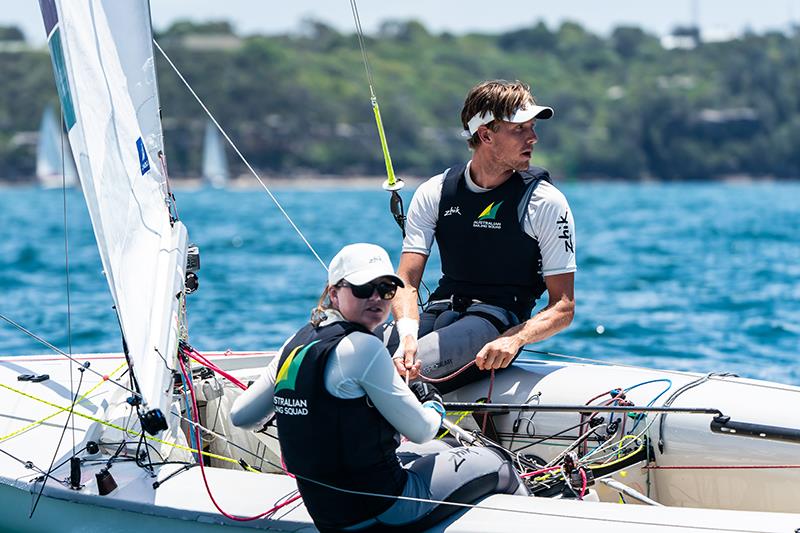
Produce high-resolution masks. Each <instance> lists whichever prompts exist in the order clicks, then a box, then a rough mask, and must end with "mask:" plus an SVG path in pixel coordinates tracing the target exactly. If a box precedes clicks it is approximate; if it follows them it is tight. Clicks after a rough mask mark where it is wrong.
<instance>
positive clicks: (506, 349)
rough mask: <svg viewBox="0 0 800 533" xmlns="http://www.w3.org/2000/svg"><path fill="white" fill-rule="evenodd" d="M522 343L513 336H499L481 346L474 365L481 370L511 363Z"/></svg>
mask: <svg viewBox="0 0 800 533" xmlns="http://www.w3.org/2000/svg"><path fill="white" fill-rule="evenodd" d="M521 346H522V345H521V344H520V343H519V341H518V340H516V339H515V338H514V337H500V338H498V339H495V340H493V341H491V342H489V343H486V345H485V346H484V347H483V348H481V351H480V352H478V355H476V356H475V365H476V366H477V367H478V368H479V369H481V370H492V369H494V370H497V369H498V368H505V367H507V366H508V365H510V364H511V361H513V360H514V357H516V355H517V352H518V351H519V349H520V347H521Z"/></svg>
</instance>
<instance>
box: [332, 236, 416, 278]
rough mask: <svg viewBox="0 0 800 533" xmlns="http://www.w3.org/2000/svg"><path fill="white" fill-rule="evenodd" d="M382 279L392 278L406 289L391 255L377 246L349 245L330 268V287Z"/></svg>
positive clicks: (340, 252) (335, 257) (366, 244)
mask: <svg viewBox="0 0 800 533" xmlns="http://www.w3.org/2000/svg"><path fill="white" fill-rule="evenodd" d="M382 277H387V278H391V279H392V280H393V281H394V282H395V283H397V285H398V286H399V287H405V285H404V284H403V280H402V279H400V278H399V277H397V275H396V274H395V273H394V267H393V266H392V261H391V260H390V259H389V254H387V253H386V250H384V249H383V248H381V247H380V246H378V245H376V244H369V243H366V242H359V243H356V244H348V245H347V246H345V247H344V248H342V249H341V250H340V251H339V253H338V254H336V255H335V256H334V257H333V259H331V264H330V265H329V266H328V285H336V284H337V283H339V282H340V281H342V280H345V281H347V282H348V283H352V284H353V285H363V284H364V283H368V282H370V281H372V280H373V279H376V278H382Z"/></svg>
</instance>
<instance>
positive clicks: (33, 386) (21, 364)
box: [0, 353, 800, 532]
mask: <svg viewBox="0 0 800 533" xmlns="http://www.w3.org/2000/svg"><path fill="white" fill-rule="evenodd" d="M272 355H273V354H270V353H256V354H246V355H235V354H234V355H229V356H224V355H219V356H216V357H214V358H213V360H214V361H215V362H216V363H217V364H218V365H220V366H221V367H222V368H224V369H226V370H228V371H230V372H231V373H232V374H234V375H236V376H237V377H239V378H240V379H243V380H247V379H249V378H251V377H254V376H256V375H257V374H259V373H260V371H261V370H262V369H263V368H264V367H265V365H266V363H267V361H268V360H269V358H270V357H271V356H272ZM76 357H77V358H78V359H79V360H81V361H84V360H89V361H91V364H92V366H91V368H92V369H93V370H97V371H99V372H101V373H106V374H111V376H112V379H113V378H114V377H116V376H118V375H119V374H121V373H122V372H124V370H120V364H121V363H122V362H123V359H122V358H121V357H120V356H119V355H115V354H99V355H89V356H76ZM69 365H70V364H69V363H65V361H64V360H63V358H60V357H58V356H56V357H44V356H39V357H34V356H31V357H6V358H0V384H2V385H3V386H2V387H0V402H2V403H0V405H2V406H3V407H2V408H0V449H2V450H4V451H6V452H8V453H10V454H12V455H14V456H15V457H18V458H19V459H21V460H23V461H31V462H32V463H33V464H35V465H36V466H37V467H39V468H42V469H46V468H47V467H48V465H49V463H50V460H51V459H52V456H53V451H54V450H53V448H54V446H55V443H57V442H58V437H59V436H60V434H61V430H62V427H63V425H64V423H65V422H66V413H65V412H61V413H58V414H56V416H53V417H52V418H50V419H48V420H46V421H45V422H44V423H41V424H38V425H34V426H32V427H29V428H27V429H26V430H25V431H22V432H20V429H24V428H26V427H27V426H29V425H30V424H31V423H33V422H36V421H39V420H41V419H43V418H45V417H47V416H50V415H53V414H54V413H56V412H57V411H58V408H56V407H55V406H66V405H68V403H69V398H70V382H69ZM25 373H31V374H42V373H47V374H49V375H50V379H49V380H47V381H44V382H42V383H30V382H18V381H17V379H16V378H17V376H18V375H19V374H25ZM75 374H77V372H75ZM664 375H665V374H664V373H663V372H658V371H650V370H641V369H627V368H620V367H600V366H587V365H573V364H567V365H561V364H558V365H556V364H542V363H525V364H520V365H516V367H515V368H514V369H512V370H510V371H507V372H504V373H501V374H499V375H498V376H497V379H496V382H495V385H494V393H493V398H492V399H493V401H494V402H496V403H501V402H508V403H511V402H524V401H525V400H526V399H527V397H528V396H529V395H530V394H531V393H532V392H539V391H541V392H542V395H541V398H542V403H548V404H549V403H577V402H579V401H580V399H583V397H584V396H586V397H587V398H586V399H588V397H591V396H592V395H594V390H595V388H597V389H598V392H602V391H600V389H603V388H604V387H606V388H610V387H611V386H612V385H609V384H608V383H614V385H613V386H621V387H626V386H629V385H630V384H631V382H633V381H635V382H640V381H644V380H647V379H651V378H652V376H664ZM670 376H671V379H672V380H673V386H674V388H677V387H678V386H679V384H682V383H684V382H689V381H692V379H694V376H692V375H689V374H677V373H676V374H670ZM73 377H74V380H75V385H76V384H77V376H73ZM589 378H591V379H589ZM581 380H582V381H581ZM213 381H214V380H213V379H212V380H207V381H206V383H210V382H213ZM121 382H124V380H123V381H121ZM587 382H590V383H591V387H590V386H589V385H587ZM98 383H101V384H100V385H99V386H98V388H97V389H95V390H94V391H93V392H92V393H91V395H90V397H89V398H87V399H86V400H84V401H83V402H82V403H81V405H80V406H79V407H78V408H77V409H76V412H77V413H82V414H85V415H88V416H92V417H93V418H95V419H97V420H111V421H112V422H115V423H117V424H122V423H123V421H124V420H125V419H126V417H125V416H122V414H121V413H122V412H123V411H124V410H125V409H126V407H125V406H121V405H119V403H120V402H123V403H124V397H125V395H126V393H125V391H122V390H121V389H120V388H119V387H115V386H113V385H112V384H111V383H109V382H105V383H102V380H101V379H100V378H99V377H97V376H95V375H94V374H89V373H88V372H87V373H86V375H85V376H84V383H83V385H82V389H81V393H82V394H83V393H84V392H86V391H88V390H89V389H90V388H91V387H94V386H95V385H96V384H98ZM209 386H210V385H201V384H200V383H197V387H196V388H197V390H198V392H200V393H201V395H202V394H210V393H209V391H210V390H211V389H209V388H208V387H209ZM642 389H643V390H641V391H640V392H641V393H642V400H641V402H640V401H639V400H638V398H637V397H636V395H634V394H633V391H632V392H631V394H630V395H629V397H630V398H632V399H636V403H637V404H641V403H645V402H646V401H647V400H648V399H649V398H650V396H652V393H651V392H648V390H647V388H646V387H642ZM704 389H705V390H704ZM751 389H752V390H755V391H758V394H759V397H760V398H762V401H760V402H741V401H740V400H739V399H738V397H736V396H735V395H739V394H747V393H748V392H750V393H752V391H751ZM693 391H694V392H691V393H689V392H687V393H686V395H685V397H684V396H682V397H680V398H679V399H678V401H676V402H675V404H674V405H676V406H680V405H683V406H689V405H691V406H708V405H711V406H713V407H717V408H720V409H721V410H722V411H723V412H725V413H726V414H730V416H732V417H734V418H737V419H741V420H743V421H752V420H755V421H760V422H763V423H771V424H773V425H788V424H789V422H791V421H795V422H796V418H792V417H796V416H797V415H796V414H794V413H792V412H791V409H790V407H788V405H790V404H789V400H790V399H791V400H794V402H795V403H794V405H796V398H797V394H798V392H800V391H798V389H797V388H796V387H781V388H780V389H777V390H776V389H773V388H772V384H765V383H764V382H754V381H749V380H740V379H734V378H725V379H715V380H712V382H711V383H707V384H704V385H702V386H699V387H696V388H695V389H693ZM731 391H732V394H729V392H731ZM224 392H225V394H224V395H223V396H222V398H221V401H223V405H222V406H220V409H219V412H221V413H223V414H224V413H226V412H227V411H226V409H227V408H228V404H229V402H230V401H231V400H232V398H233V397H234V396H235V394H236V393H237V392H236V391H235V389H233V388H232V387H230V386H226V387H225V388H224ZM485 395H486V383H476V384H474V385H471V386H468V387H466V388H464V389H462V390H461V391H459V392H458V393H456V394H453V395H451V397H450V398H448V399H449V400H452V401H456V400H458V401H473V400H476V399H478V398H480V397H483V396H485ZM726 395H728V396H727V397H726ZM212 396H213V394H210V396H209V398H208V400H209V403H208V404H207V406H206V417H205V421H206V423H207V424H209V425H211V424H210V421H211V420H213V419H212V418H210V417H212V412H216V411H217V405H216V404H215V403H214V402H215V401H220V400H214V399H213V398H212ZM120 398H123V400H120ZM712 400H713V404H707V402H711V401H712ZM44 402H48V403H44ZM115 403H116V405H115ZM581 403H582V402H581ZM767 404H769V405H787V408H786V412H781V411H780V410H778V409H777V408H776V409H771V410H769V412H767V410H766V409H763V405H767ZM751 417H752V418H751ZM781 417H784V418H781ZM220 418H221V420H220V423H218V424H214V425H215V426H216V431H218V432H219V433H221V434H225V435H228V437H230V438H231V439H234V438H235V439H236V440H237V442H239V443H241V444H242V445H243V446H244V447H246V448H248V449H253V450H254V449H255V447H256V445H257V443H258V441H257V440H256V439H254V438H253V436H252V434H245V433H244V432H242V434H235V432H233V431H231V430H230V429H229V425H228V424H226V423H225V421H224V419H223V418H222V417H220ZM514 418H516V414H514V415H513V416H512V415H505V416H501V417H497V418H496V420H495V421H496V424H497V426H498V429H499V431H500V432H501V433H504V432H508V431H511V427H510V426H511V425H513V419H514ZM568 418H569V420H567V419H568ZM709 418H710V417H709V415H669V417H668V418H667V421H666V423H665V442H666V447H665V452H664V453H663V454H662V453H657V455H656V457H655V459H656V464H657V465H658V466H668V465H673V466H674V465H687V464H691V465H698V464H722V463H733V464H739V465H741V464H746V463H761V464H777V463H783V462H787V461H791V460H794V461H798V459H800V453H798V449H800V446H798V445H795V444H789V443H776V442H770V441H763V440H758V439H749V438H741V437H731V436H726V435H717V434H712V433H710V431H708V422H709ZM572 419H575V420H577V415H575V414H572V413H539V414H536V415H535V416H534V418H533V420H534V422H535V425H536V433H537V434H540V433H547V432H553V431H555V430H556V428H558V429H563V428H564V427H565V426H566V425H567V424H568V422H569V421H571V420H572ZM467 421H468V420H467V419H465V420H464V421H463V422H462V426H464V427H469V423H467V424H465V422H467ZM798 425H800V424H798ZM74 426H75V429H76V440H77V447H78V449H80V448H81V447H82V446H83V445H84V444H85V442H86V441H88V440H107V441H114V440H119V438H120V436H121V435H122V433H121V432H120V431H118V430H115V429H113V428H110V427H109V426H105V425H102V424H98V423H97V422H94V421H92V420H90V419H88V418H83V417H80V416H78V417H76V418H75V422H74ZM654 426H656V425H655V424H654ZM795 427H796V426H795ZM133 429H136V428H135V427H133V426H132V427H131V430H133ZM174 437H175V441H176V442H177V443H178V444H179V446H181V445H183V446H185V444H186V439H185V437H184V436H183V435H182V433H180V432H178V433H177V434H176V435H174ZM128 438H129V439H134V437H132V436H130V435H129V436H128ZM245 440H248V441H249V442H245ZM506 440H507V442H506V443H507V444H508V441H510V439H506ZM267 441H268V442H274V441H272V440H271V439H267ZM215 442H216V444H213V445H212V446H211V451H213V452H215V453H219V454H220V455H223V456H229V457H231V458H232V459H238V458H240V457H244V454H243V453H242V452H241V451H237V450H236V449H235V448H232V447H230V446H227V445H226V444H225V443H224V442H223V441H222V440H221V439H216V440H215ZM522 442H524V440H516V441H515V444H514V445H513V446H512V447H513V448H518V447H520V446H521V445H522ZM156 445H157V443H156ZM159 448H160V450H161V453H164V454H167V453H173V455H172V457H171V458H173V459H180V458H182V459H184V460H186V459H189V460H191V459H190V458H189V456H188V454H187V452H186V451H185V449H184V450H181V449H180V448H178V449H175V450H173V452H170V451H169V447H168V446H164V445H161V446H160V447H159ZM107 449H108V448H106V450H107ZM560 449H563V443H551V444H549V445H548V446H543V445H540V446H537V447H536V448H535V449H534V452H533V453H536V454H537V455H540V456H543V457H545V458H547V456H548V455H553V454H555V453H557V451H558V450H560ZM71 451H72V438H71V430H68V431H67V433H66V435H65V438H64V442H63V443H62V446H61V449H60V450H59V452H58V454H57V455H58V457H59V459H58V460H57V464H58V462H60V461H61V460H63V459H64V458H68V457H69V456H70V455H71ZM130 453H133V451H132V450H131V452H130ZM259 453H261V454H264V455H266V456H267V457H270V456H269V453H267V452H266V451H265V450H264V449H263V447H262V449H261V450H260V452H259ZM107 457H108V456H107V455H105V456H102V457H100V459H102V460H106V459H107ZM246 460H247V462H248V463H250V464H254V460H253V458H252V457H248V458H247V459H246ZM798 462H800V461H798ZM233 463H235V461H233ZM212 465H214V466H215V467H213V468H207V469H206V471H207V474H208V476H209V480H210V485H211V487H212V491H213V493H214V496H215V498H216V499H217V500H218V501H219V503H220V504H221V505H222V507H223V509H225V510H226V511H229V512H231V513H234V514H237V515H242V516H246V515H253V514H257V513H259V512H262V511H264V510H266V509H267V508H269V507H270V506H272V505H274V504H275V503H276V502H278V501H279V500H281V498H285V497H287V496H288V495H290V494H292V493H293V491H294V490H295V484H294V481H293V480H291V479H290V478H288V477H286V476H283V475H277V474H253V473H248V472H243V471H241V469H240V468H239V467H238V466H237V465H235V464H228V463H221V462H219V461H212ZM101 466H102V465H100V464H96V463H95V464H91V463H90V462H86V463H85V464H84V466H83V472H82V483H83V484H84V485H85V486H84V487H83V488H82V489H80V490H77V491H76V490H71V489H69V488H67V487H65V486H62V485H59V484H58V483H56V482H54V481H52V480H51V481H49V482H48V484H47V486H46V488H45V492H44V496H43V498H42V500H41V502H40V504H39V507H38V508H37V510H36V513H35V514H34V518H33V519H31V520H28V518H27V516H28V513H29V512H30V509H31V505H32V502H33V498H34V496H33V495H32V493H33V494H35V492H37V491H38V488H39V486H40V485H39V483H32V482H31V480H32V479H34V478H35V477H36V474H35V473H34V472H32V471H31V470H30V469H27V468H25V467H24V465H22V464H20V463H19V462H17V461H16V460H14V459H11V458H10V457H9V456H6V455H5V454H2V455H0V494H2V498H3V501H4V502H9V503H11V502H13V505H9V506H8V507H7V511H6V512H5V513H4V514H3V515H2V518H0V522H1V523H2V524H3V525H4V526H5V527H6V528H10V529H13V530H19V531H52V530H53V529H54V528H55V527H58V529H59V530H60V531H78V530H80V531H101V530H102V531H107V530H109V527H111V529H113V530H115V531H127V530H128V529H130V530H133V529H137V530H139V531H141V527H142V526H145V527H152V528H153V530H154V531H158V530H162V529H163V530H167V529H169V530H170V531H183V530H187V531H188V530H189V529H191V531H206V530H209V531H210V530H215V529H218V528H219V526H221V525H226V527H231V526H235V527H248V528H257V529H272V530H278V531H313V530H314V528H313V524H312V522H311V521H310V517H309V516H308V514H307V512H306V511H305V508H304V507H303V506H302V504H301V503H300V502H297V503H296V504H291V505H289V506H287V507H285V508H283V509H281V510H280V511H279V512H278V514H277V515H276V516H275V517H274V519H273V520H256V521H255V522H243V523H242V522H232V521H230V520H228V519H226V518H224V517H222V516H221V515H220V514H219V513H218V512H217V510H216V508H215V507H214V506H213V504H212V502H211V501H210V500H209V498H208V496H207V494H206V490H205V488H204V485H203V482H202V478H201V476H200V471H199V469H198V468H192V469H190V470H188V471H186V472H183V473H181V474H179V475H177V476H175V477H174V478H172V479H170V480H168V481H166V482H165V483H164V484H163V485H162V486H160V487H159V488H158V489H153V487H152V482H153V481H154V479H153V478H151V477H150V476H149V474H147V473H146V471H145V470H143V469H142V468H139V467H137V466H136V465H135V464H134V463H133V462H121V463H115V464H114V466H113V467H112V468H111V473H112V474H113V475H114V478H115V479H116V482H117V484H118V488H117V489H116V490H115V491H113V492H112V493H111V494H109V495H107V496H99V495H98V494H97V487H96V483H95V481H94V475H95V473H96V472H97V471H98V470H99V469H100V467H101ZM217 466H225V467H226V468H218V467H217ZM643 466H644V464H643V463H642V464H636V465H632V466H630V467H629V468H627V469H626V474H627V475H626V476H625V477H620V476H619V475H617V476H616V477H617V479H619V480H620V481H622V482H623V483H626V484H627V485H628V486H631V487H633V488H635V489H637V490H639V491H640V492H646V491H647V486H646V476H647V471H646V470H642V467H643ZM175 468H177V467H176V466H174V465H166V466H162V467H160V468H157V469H156V472H157V477H158V479H163V478H164V477H165V476H167V475H169V473H171V472H172V471H173V470H174V469H175ZM649 472H650V478H651V479H650V482H651V493H650V495H651V497H653V498H654V499H656V500H658V501H660V502H661V503H664V504H667V505H672V506H679V507H649V506H641V505H617V504H614V503H592V502H581V501H577V500H553V499H550V498H525V497H518V496H504V495H495V496H490V497H488V498H486V499H484V500H483V501H481V502H480V504H479V506H478V507H477V508H473V509H470V510H468V511H466V512H462V513H461V514H460V515H457V516H456V517H455V518H453V519H451V520H450V521H449V522H447V523H446V524H443V525H441V526H440V527H439V528H438V530H446V531H451V532H452V531H478V530H480V531H510V530H516V531H522V530H532V529H534V528H535V529H537V530H557V528H558V530H562V531H573V530H578V528H581V529H582V528H584V527H591V528H592V529H593V530H596V531H620V530H623V531H664V530H667V528H670V527H671V528H674V527H681V528H682V529H685V530H688V531H692V530H697V531H702V530H706V528H709V527H711V528H714V530H716V531H792V530H794V528H796V527H798V523H797V522H798V515H793V514H786V513H796V512H798V511H800V496H799V494H800V483H799V482H798V481H800V471H799V470H796V469H784V470H773V469H763V470H697V471H695V470H687V471H684V470H675V471H672V470H650V471H649ZM67 476H68V466H67V465H65V466H63V467H62V468H61V469H60V470H58V471H57V472H55V473H54V477H56V478H58V479H66V477H67ZM596 488H598V490H599V491H600V492H599V494H600V496H601V498H602V499H605V500H608V501H612V502H613V501H616V500H617V497H618V496H617V494H616V493H615V492H614V491H611V490H610V489H605V488H603V486H602V485H598V486H596ZM681 507H683V508H681ZM687 507H696V508H695V509H692V508H687ZM710 508H718V509H737V510H736V511H732V510H713V509H710ZM746 510H757V511H782V512H746ZM109 524H113V525H112V526H109ZM126 528H127V529H126ZM542 528H543V529H542Z"/></svg>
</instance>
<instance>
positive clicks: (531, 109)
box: [465, 104, 553, 137]
mask: <svg viewBox="0 0 800 533" xmlns="http://www.w3.org/2000/svg"><path fill="white" fill-rule="evenodd" d="M552 116H553V108H552V107H546V106H541V105H534V104H523V105H522V107H519V108H517V110H516V111H514V113H512V114H511V116H510V117H508V118H505V117H500V120H504V121H506V122H513V123H514V124H519V123H521V122H528V121H529V120H531V119H534V118H541V119H543V120H547V119H548V118H551V117H552ZM494 119H495V116H494V114H493V113H492V112H491V111H485V112H482V113H476V114H475V116H473V117H472V118H471V119H469V122H467V128H468V130H469V135H468V137H472V136H473V135H475V132H476V131H478V128H480V127H481V126H483V125H484V124H488V123H490V122H491V121H493V120H494ZM465 133H466V132H465Z"/></svg>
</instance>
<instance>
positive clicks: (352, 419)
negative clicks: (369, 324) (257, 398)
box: [273, 321, 407, 529]
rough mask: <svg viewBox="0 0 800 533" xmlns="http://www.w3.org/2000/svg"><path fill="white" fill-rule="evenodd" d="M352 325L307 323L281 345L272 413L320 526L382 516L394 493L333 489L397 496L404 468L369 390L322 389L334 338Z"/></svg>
mask: <svg viewBox="0 0 800 533" xmlns="http://www.w3.org/2000/svg"><path fill="white" fill-rule="evenodd" d="M354 331H361V332H364V333H366V334H371V333H370V332H369V331H368V330H367V329H366V328H364V327H363V326H360V325H358V324H353V323H351V322H345V321H342V322H335V323H333V324H330V325H327V326H326V325H323V326H322V327H316V328H315V327H314V326H312V325H311V324H307V325H306V326H305V327H303V328H302V329H301V330H300V331H298V332H297V334H296V335H295V336H294V337H293V338H292V339H291V340H290V341H289V343H287V345H286V347H285V348H284V349H283V352H281V355H280V360H279V364H278V373H277V377H276V381H275V394H274V399H273V402H274V404H275V415H276V419H277V424H278V436H279V439H280V446H281V453H282V455H283V460H284V462H285V463H286V469H287V470H288V471H289V472H291V473H292V474H295V475H296V476H297V487H298V489H300V494H301V495H302V496H303V501H304V502H305V505H306V508H307V509H308V512H309V514H310V515H311V517H312V518H313V519H314V522H315V523H316V524H317V526H318V527H320V529H323V528H324V529H331V528H342V527H346V526H348V525H352V524H356V523H359V522H361V521H363V520H367V519H369V518H372V517H375V516H378V515H379V514H381V513H382V512H383V511H385V510H386V509H388V508H389V507H390V506H391V505H392V504H393V503H394V502H395V500H394V499H392V498H386V497H370V496H361V495H354V494H349V493H346V492H342V491H339V490H334V489H331V488H328V487H325V486H323V485H320V484H318V483H314V482H313V481H311V480H314V481H319V482H321V483H325V484H327V485H330V486H333V487H339V488H343V489H347V490H353V491H359V492H365V493H371V494H383V495H390V496H397V495H399V494H401V493H402V491H403V488H404V487H405V483H406V477H407V473H406V471H405V470H404V469H403V468H402V467H401V466H400V463H399V461H398V459H397V455H396V453H395V450H396V449H397V447H398V446H399V445H400V435H399V434H398V433H397V430H396V429H395V428H394V427H393V426H392V425H391V424H389V422H387V421H386V419H385V418H384V417H383V416H382V415H381V414H380V412H378V410H377V409H376V408H375V407H373V406H372V405H371V404H370V403H369V400H368V398H367V396H366V395H364V396H363V397H361V398H356V399H342V398H337V397H335V396H333V395H332V394H330V393H329V392H328V391H327V389H326V388H325V366H326V363H327V360H328V357H329V356H330V354H331V352H332V351H333V350H334V348H336V345H337V344H338V343H339V342H340V341H341V340H342V339H343V338H344V337H346V336H347V335H349V334H350V333H352V332H354Z"/></svg>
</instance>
